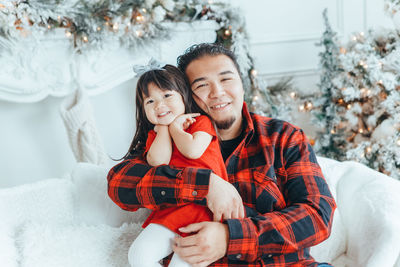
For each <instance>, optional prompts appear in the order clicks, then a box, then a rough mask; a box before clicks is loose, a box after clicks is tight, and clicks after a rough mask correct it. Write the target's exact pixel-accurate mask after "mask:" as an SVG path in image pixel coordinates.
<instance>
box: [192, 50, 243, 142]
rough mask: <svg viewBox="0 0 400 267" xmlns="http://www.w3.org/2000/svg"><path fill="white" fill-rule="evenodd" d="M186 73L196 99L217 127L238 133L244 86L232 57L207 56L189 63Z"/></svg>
mask: <svg viewBox="0 0 400 267" xmlns="http://www.w3.org/2000/svg"><path fill="white" fill-rule="evenodd" d="M186 75H187V77H188V79H189V83H190V86H191V88H192V91H193V94H194V99H195V101H196V103H197V104H198V105H199V107H200V108H201V109H202V110H204V112H206V113H207V114H208V115H210V116H211V118H212V119H213V120H214V121H215V123H216V125H217V128H218V129H220V130H228V129H230V130H232V131H235V133H234V135H235V136H236V135H239V134H240V131H241V123H242V108H243V98H244V90H243V84H242V80H241V78H240V75H239V73H238V71H237V69H236V67H235V65H234V63H233V61H232V60H231V59H230V58H229V57H228V56H225V55H217V56H204V57H201V58H199V59H196V60H194V61H192V62H191V63H190V64H189V65H188V66H187V68H186Z"/></svg>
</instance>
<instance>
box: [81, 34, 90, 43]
mask: <svg viewBox="0 0 400 267" xmlns="http://www.w3.org/2000/svg"><path fill="white" fill-rule="evenodd" d="M82 39H83V41H84V42H85V43H87V42H88V41H89V40H88V38H87V36H86V35H85V36H83V37H82Z"/></svg>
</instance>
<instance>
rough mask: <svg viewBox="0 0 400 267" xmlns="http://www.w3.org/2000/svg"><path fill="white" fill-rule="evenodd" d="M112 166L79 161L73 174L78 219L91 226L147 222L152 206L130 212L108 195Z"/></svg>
mask: <svg viewBox="0 0 400 267" xmlns="http://www.w3.org/2000/svg"><path fill="white" fill-rule="evenodd" d="M108 170H109V168H106V167H102V166H98V165H94V164H90V163H78V164H77V165H76V166H75V167H74V169H73V171H72V173H71V179H72V182H73V184H74V194H75V195H74V196H75V197H74V199H75V201H74V207H75V214H76V221H77V222H80V223H86V224H88V225H97V224H103V223H104V224H107V225H110V226H114V227H119V226H121V225H122V224H123V223H125V222H138V223H143V222H144V220H145V219H146V218H147V216H148V215H149V214H150V210H148V209H139V210H138V211H136V212H129V211H125V210H123V209H121V208H120V207H118V206H117V205H116V204H115V203H114V202H113V201H112V200H111V199H110V198H109V197H108V194H107V174H108Z"/></svg>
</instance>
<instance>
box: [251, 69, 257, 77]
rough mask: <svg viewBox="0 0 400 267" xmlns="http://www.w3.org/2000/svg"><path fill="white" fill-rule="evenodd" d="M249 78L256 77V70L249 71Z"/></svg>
mask: <svg viewBox="0 0 400 267" xmlns="http://www.w3.org/2000/svg"><path fill="white" fill-rule="evenodd" d="M250 74H251V76H253V77H256V76H257V70H256V69H252V70H251V71H250Z"/></svg>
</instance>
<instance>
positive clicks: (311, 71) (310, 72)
mask: <svg viewBox="0 0 400 267" xmlns="http://www.w3.org/2000/svg"><path fill="white" fill-rule="evenodd" d="M314 75H319V69H317V68H303V69H293V70H286V71H279V72H269V73H266V72H264V73H262V72H261V73H260V74H259V76H260V77H263V78H266V79H275V78H282V77H288V76H293V77H305V76H314Z"/></svg>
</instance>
